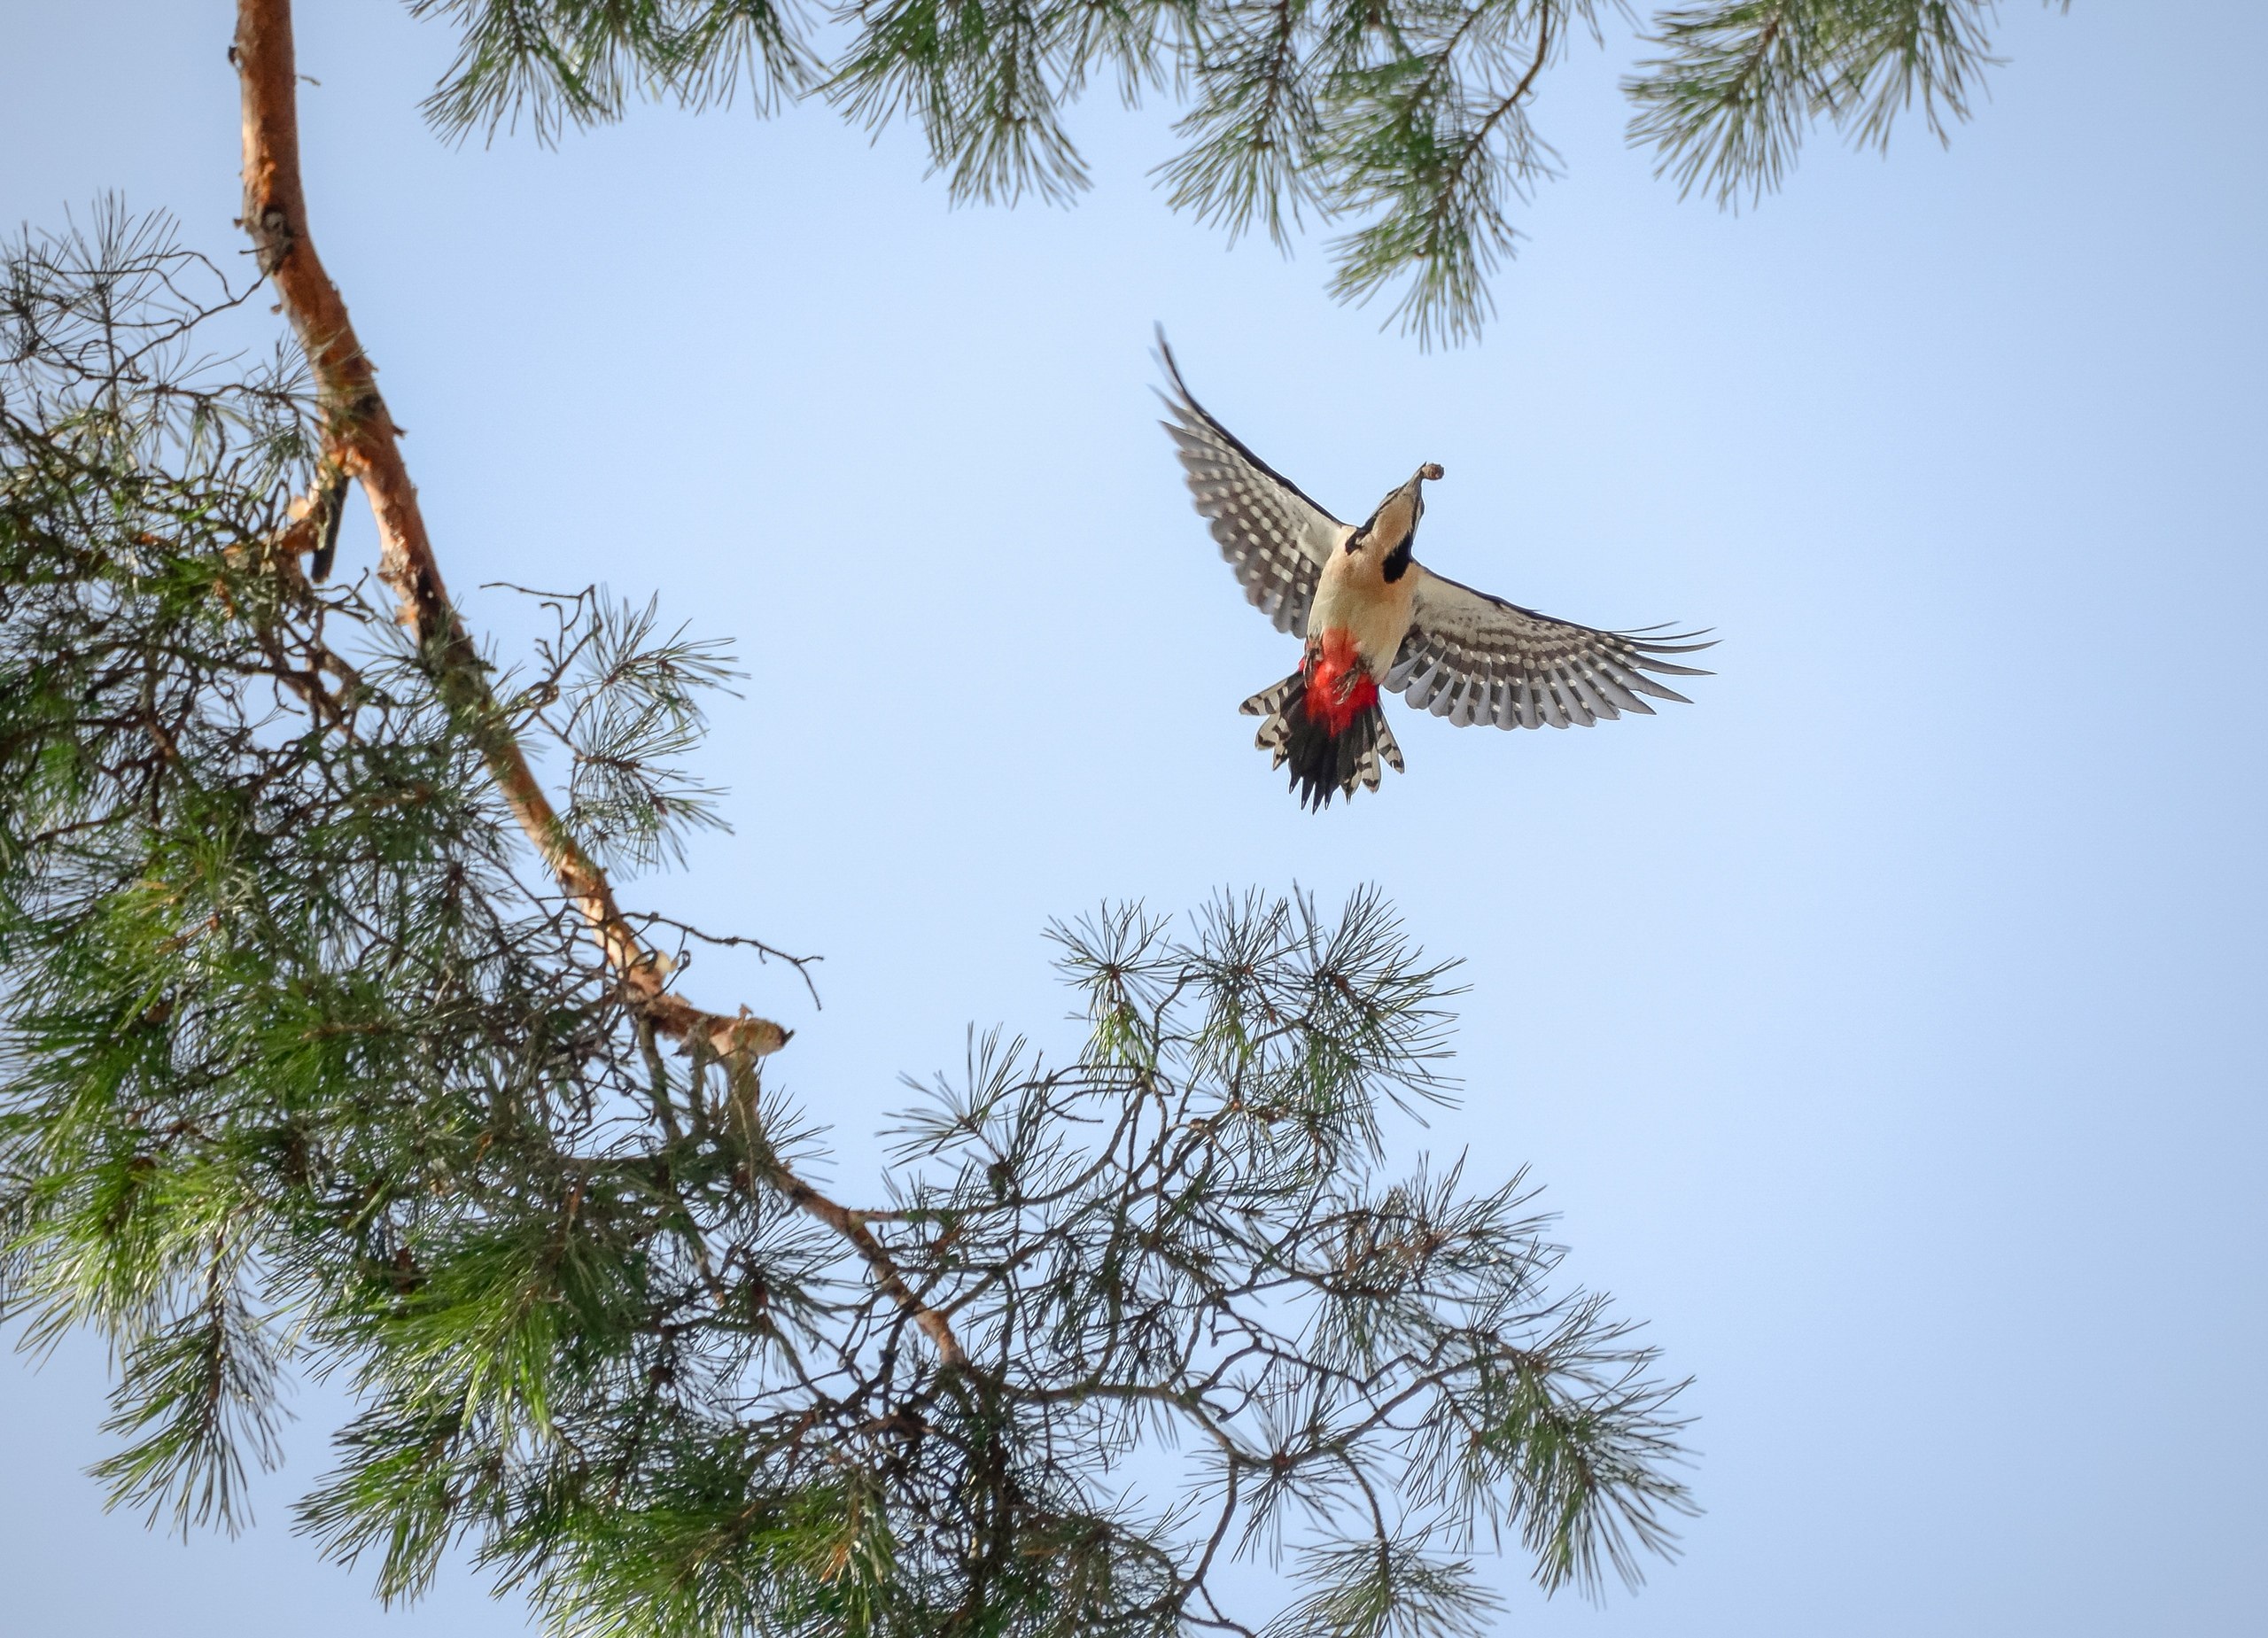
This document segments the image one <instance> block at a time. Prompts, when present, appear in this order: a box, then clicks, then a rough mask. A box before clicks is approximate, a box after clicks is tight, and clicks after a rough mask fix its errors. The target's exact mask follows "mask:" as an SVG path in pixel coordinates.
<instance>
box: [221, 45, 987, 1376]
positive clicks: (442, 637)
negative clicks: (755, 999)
mask: <svg viewBox="0 0 2268 1638" xmlns="http://www.w3.org/2000/svg"><path fill="white" fill-rule="evenodd" d="M230 60H231V61H233V62H234V63H235V65H236V67H237V76H238V79H239V82H240V83H241V86H242V89H243V98H244V144H245V147H244V182H245V206H244V217H243V226H244V228H245V231H246V232H247V233H248V234H250V235H251V236H252V243H253V245H254V247H255V248H256V249H257V251H258V252H259V257H260V269H261V271H262V272H263V273H265V274H266V275H267V276H268V277H269V278H270V279H271V280H272V281H273V283H274V284H275V286H276V291H277V293H278V294H279V295H280V296H281V297H282V299H283V310H284V312H285V314H287V315H288V316H289V318H290V320H291V326H292V329H293V330H296V331H297V332H298V334H299V341H300V345H302V347H303V348H304V349H305V350H306V353H307V359H308V361H309V363H310V365H311V367H312V369H313V370H314V372H315V385H316V391H317V394H318V397H319V399H320V400H321V403H322V408H323V436H324V439H325V446H326V447H325V458H326V460H327V461H328V462H330V463H332V464H334V465H335V467H336V469H337V470H338V471H339V472H342V473H344V474H346V476H348V477H352V478H353V479H354V480H356V481H357V482H358V483H360V484H361V487H362V492H363V493H364V494H365V495H367V496H368V497H369V501H370V509H371V512H372V515H373V516H375V518H376V519H377V526H378V539H379V551H380V556H379V566H378V574H379V578H381V579H382V580H383V581H384V583H385V585H386V586H388V587H389V588H390V589H391V590H392V592H393V594H394V596H395V600H396V603H397V608H398V614H397V617H398V618H399V619H400V622H401V624H402V625H404V626H405V627H407V628H408V631H409V633H410V634H411V636H412V638H413V639H414V640H415V641H416V646H417V649H418V652H419V654H420V655H421V656H422V657H423V662H424V664H425V666H426V668H427V670H428V672H429V673H430V674H431V677H432V679H433V683H434V687H435V689H436V692H437V693H438V694H439V695H440V697H441V699H442V701H443V702H444V703H446V704H447V707H448V709H449V710H450V711H451V713H452V715H453V716H454V717H455V718H457V719H458V720H459V721H460V722H461V723H462V724H463V725H464V726H466V727H467V728H468V729H469V730H470V734H471V735H472V737H473V739H474V741H475V742H476V743H477V744H478V746H479V748H480V750H481V754H482V757H483V758H484V760H485V763H486V765H487V768H488V772H489V775H490V777H491V779H492V780H493V781H494V783H495V786H496V788H497V790H498V792H499V793H500V794H501V796H502V797H503V799H504V802H505V803H506V805H507V806H508V807H509V809H510V811H511V812H512V814H513V817H514V818H515V819H517V820H518V821H519V824H520V827H521V828H522V829H523V830H524V832H525V833H526V834H527V836H528V839H529V841H531V842H532V843H534V845H535V849H536V851H537V853H538V854H539V855H540V857H541V858H542V859H543V861H544V863H545V865H546V866H548V867H549V869H550V870H551V872H552V873H553V875H554V876H555V878H556V879H557V881H558V883H559V886H560V889H561V890H562V891H563V892H564V893H565V894H566V895H567V897H568V898H569V899H570V900H571V901H572V902H573V904H575V906H576V908H577V909H578V910H579V911H580V912H581V913H582V916H583V918H584V920H585V922H586V924H587V926H588V927H589V929H590V932H591V935H592V936H593V938H594V940H595V942H596V943H597V944H598V946H599V949H600V951H601V952H602V955H603V957H604V958H605V960H606V963H607V966H608V967H609V968H610V970H611V971H612V972H613V974H615V977H616V980H617V983H618V984H619V986H620V988H621V991H622V994H623V996H624V998H625V1000H626V1001H627V1002H628V1003H629V1004H630V1005H631V1006H632V1007H633V1009H635V1010H636V1011H637V1012H638V1013H639V1014H640V1015H641V1017H642V1018H644V1019H646V1020H647V1021H649V1022H650V1023H651V1024H652V1026H653V1027H654V1029H656V1031H658V1032H659V1033H661V1034H663V1035H665V1036H670V1037H671V1038H672V1039H674V1040H678V1041H682V1042H685V1043H687V1044H690V1045H691V1046H692V1047H693V1048H694V1050H695V1052H696V1053H701V1052H705V1053H707V1054H711V1055H713V1056H714V1057H715V1058H716V1059H718V1060H720V1061H722V1062H724V1063H726V1065H727V1066H730V1067H732V1070H733V1073H734V1075H735V1076H736V1078H738V1079H741V1080H744V1081H745V1082H746V1083H748V1084H749V1085H750V1086H752V1085H753V1080H754V1065H755V1063H756V1061H757V1060H759V1059H761V1058H763V1057H765V1056H766V1055H767V1054H769V1053H772V1052H777V1051H779V1050H780V1048H781V1047H782V1046H785V1045H786V1044H787V1043H788V1034H789V1032H788V1030H787V1029H783V1028H782V1027H781V1026H780V1025H779V1024H776V1023H773V1021H771V1020H769V1019H765V1018H758V1017H757V1016H755V1015H754V1014H752V1013H750V1012H749V1011H748V1009H747V1008H746V1007H742V1009H741V1010H740V1011H739V1013H737V1014H727V1013H712V1012H705V1011H703V1010H702V1009H700V1008H698V1007H695V1006H694V1005H691V1004H690V1003H689V1002H687V1001H686V1000H685V999H684V998H682V997H680V996H676V995H672V994H671V993H670V992H669V991H668V990H666V989H665V988H664V985H665V984H666V982H667V980H668V974H669V964H668V963H667V962H666V961H665V960H664V959H660V958H659V957H657V955H656V952H654V951H650V950H649V949H648V948H647V947H646V946H645V944H644V943H643V942H642V941H641V939H640V938H639V936H638V934H637V930H636V929H635V928H633V927H632V925H631V924H630V922H629V920H628V919H627V918H625V916H624V915H623V913H622V911H621V910H620V908H619V907H618V906H617V904H616V902H615V897H614V889H613V887H612V884H611V883H610V881H608V880H607V877H606V875H605V873H604V872H602V870H601V869H600V868H599V866H597V864H596V863H594V861H593V860H592V859H591V858H590V857H589V856H588V855H587V854H586V852H585V851H584V850H583V848H582V847H581V845H580V844H579V842H577V841H576V840H575V838H574V837H573V836H572V835H571V834H570V833H569V831H568V829H567V827H565V826H564V825H563V823H562V822H561V821H560V819H559V816H558V813H557V812H556V811H555V810H554V808H553V807H552V805H551V802H550V799H549V797H548V796H546V795H545V794H544V791H543V788H542V786H541V785H540V783H539V782H538V781H537V780H536V777H535V772H534V770H533V769H532V767H531V766H530V765H529V764H528V759H527V756H526V753H525V752H524V750H523V749H522V748H521V746H520V743H519V741H518V740H517V737H516V736H515V735H514V734H513V733H512V731H511V728H510V726H509V718H507V715H506V713H505V711H504V709H503V707H502V706H501V704H500V703H498V701H497V700H496V698H495V695H493V693H492V692H491V690H490V688H489V686H488V681H487V672H486V668H485V666H484V665H483V664H482V663H481V660H480V656H479V652H478V649H477V648H475V646H474V644H473V641H472V639H471V637H470V634H469V633H467V632H466V630H465V627H464V625H463V623H462V621H461V620H459V619H458V617H457V615H456V611H455V609H454V608H453V607H452V606H451V604H450V602H449V598H448V591H447V586H446V585H445V583H444V582H443V580H442V578H441V570H440V565H439V562H438V561H437V560H436V559H435V556H434V554H433V547H432V542H431V537H430V536H429V535H428V534H427V532H426V529H425V519H424V515H423V511H422V510H421V509H420V508H419V506H418V502H417V492H416V486H415V485H412V484H411V482H410V480H409V471H408V466H407V465H406V463H405V462H403V460H402V455H401V446H400V428H399V427H397V426H396V425H395V424H394V422H393V418H392V415H389V414H388V413H387V410H386V405H385V400H384V397H383V395H381V394H380V392H379V391H378V385H377V375H376V372H375V370H374V369H373V368H372V366H371V363H370V360H369V355H368V354H367V353H365V352H364V351H363V349H362V344H361V340H360V339H359V338H357V336H356V335H355V333H354V327H353V320H352V319H351V318H350V317H349V316H348V314H347V311H346V302H345V300H344V299H342V298H341V297H340V295H339V293H338V286H337V285H335V284H334V283H332V282H331V280H330V275H329V274H328V273H326V272H325V271H324V269H323V267H322V261H321V260H320V259H319V258H318V257H317V255H316V253H315V241H314V239H313V237H311V236H310V234H309V232H308V228H307V200H306V196H305V193H304V191H303V189H302V186H301V182H300V175H299V107H298V68H297V64H296V59H295V54H294V50H293V44H292V33H291V0H239V4H238V6H237V34H236V43H235V45H234V46H233V47H232V48H231V50H230ZM742 1106H743V1107H750V1106H752V1100H751V1099H750V1098H742ZM764 1181H765V1182H767V1183H769V1184H771V1185H772V1186H773V1188H775V1189H777V1190H778V1191H779V1192H781V1195H782V1196H783V1197H784V1198H786V1199H788V1201H790V1202H791V1203H792V1204H793V1205H795V1206H796V1207H797V1208H798V1209H799V1210H802V1211H804V1212H805V1213H806V1214H808V1215H811V1216H812V1217H813V1218H814V1219H816V1220H817V1221H819V1222H820V1223H825V1224H827V1226H828V1227H829V1228H831V1229H833V1230H835V1232H836V1233H837V1234H839V1235H841V1236H842V1237H843V1238H845V1239H847V1240H849V1241H850V1244H851V1245H852V1246H853V1247H855V1248H856V1249H857V1251H858V1254H859V1255H860V1257H861V1258H863V1259H864V1260H865V1261H866V1263H867V1265H868V1266H869V1267H870V1268H871V1269H873V1270H874V1277H875V1279H876V1281H877V1282H878V1283H879V1284H880V1285H881V1286H882V1290H883V1291H884V1292H885V1293H887V1294H888V1295H889V1297H890V1299H891V1300H893V1301H894V1302H896V1303H897V1305H898V1306H899V1307H900V1308H903V1309H904V1310H905V1312H906V1314H907V1315H908V1316H909V1317H911V1318H912V1319H913V1321H914V1322H915V1324H918V1325H919V1326H920V1328H921V1330H922V1331H923V1333H924V1334H925V1335H927V1336H928V1337H929V1338H930V1339H931V1340H932V1342H934V1343H935V1344H936V1347H937V1349H938V1352H939V1355H940V1357H941V1358H942V1359H944V1361H945V1362H946V1363H948V1364H949V1365H958V1364H959V1363H962V1362H964V1360H965V1356H964V1355H962V1354H961V1352H960V1347H959V1343H958V1342H957V1341H956V1340H955V1339H954V1337H953V1334H952V1329H951V1325H950V1324H948V1323H947V1321H946V1320H945V1319H944V1316H941V1315H939V1314H938V1313H936V1311H935V1310H934V1309H931V1308H927V1307H925V1306H924V1305H923V1304H922V1303H921V1302H920V1300H918V1299H916V1298H915V1297H914V1295H913V1293H912V1292H911V1291H910V1290H909V1289H908V1288H907V1286H906V1285H905V1280H904V1279H903V1278H902V1277H900V1276H899V1274H898V1272H897V1269H896V1267H895V1265H894V1264H893V1263H892V1261H891V1260H890V1258H889V1254H888V1253H887V1252H885V1251H883V1250H882V1246H881V1245H880V1244H879V1242H877V1241H876V1240H875V1239H874V1236H873V1235H872V1233H871V1232H869V1231H868V1230H866V1227H865V1226H864V1225H863V1224H862V1223H858V1221H857V1220H856V1218H855V1217H854V1216H853V1215H852V1214H850V1212H848V1211H847V1210H846V1209H845V1208H844V1207H841V1206H839V1205H837V1204H835V1202H834V1201H833V1200H830V1199H827V1196H826V1195H824V1194H822V1193H820V1192H819V1191H818V1190H816V1189H814V1188H812V1186H811V1185H810V1184H808V1183H805V1182H804V1181H803V1180H802V1179H801V1178H799V1177H797V1176H796V1175H795V1174H794V1173H793V1172H791V1171H789V1170H788V1169H787V1168H785V1167H784V1166H781V1165H779V1164H777V1163H776V1162H774V1164H773V1166H772V1167H770V1168H768V1169H767V1171H766V1173H765V1178H764Z"/></svg>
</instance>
